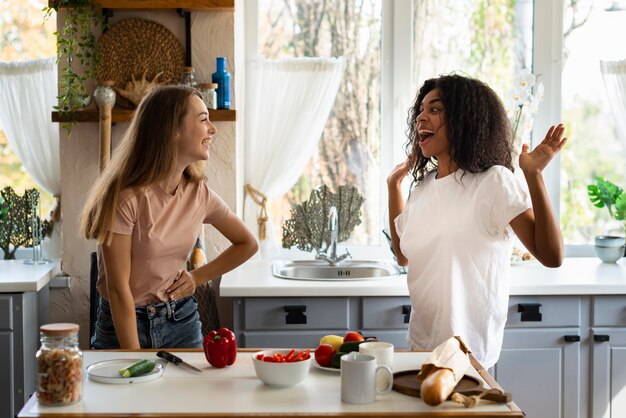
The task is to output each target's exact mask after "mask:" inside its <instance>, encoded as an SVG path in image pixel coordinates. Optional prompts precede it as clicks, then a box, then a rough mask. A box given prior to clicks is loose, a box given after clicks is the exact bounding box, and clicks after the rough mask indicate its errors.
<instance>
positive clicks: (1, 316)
mask: <svg viewBox="0 0 626 418" xmlns="http://www.w3.org/2000/svg"><path fill="white" fill-rule="evenodd" d="M12 329H13V296H10V295H0V330H9V331H10V330H12Z"/></svg>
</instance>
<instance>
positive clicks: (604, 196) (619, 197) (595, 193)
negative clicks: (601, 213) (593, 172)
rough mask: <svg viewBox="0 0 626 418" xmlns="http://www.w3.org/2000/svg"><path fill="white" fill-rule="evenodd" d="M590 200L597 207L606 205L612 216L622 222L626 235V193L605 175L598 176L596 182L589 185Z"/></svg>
mask: <svg viewBox="0 0 626 418" xmlns="http://www.w3.org/2000/svg"><path fill="white" fill-rule="evenodd" d="M587 194H588V195H589V200H591V203H592V204H593V205H594V206H595V207H597V208H604V207H606V208H607V210H608V211H609V214H610V215H611V217H612V218H613V219H615V220H617V221H621V222H622V227H623V228H624V234H625V235H626V193H624V190H623V189H622V188H621V187H619V186H617V185H616V184H613V183H611V182H610V181H609V180H606V179H604V178H603V177H596V183H595V184H590V185H588V186H587Z"/></svg>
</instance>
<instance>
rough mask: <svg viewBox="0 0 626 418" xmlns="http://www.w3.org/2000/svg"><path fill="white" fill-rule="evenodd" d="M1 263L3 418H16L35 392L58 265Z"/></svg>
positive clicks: (0, 405)
mask: <svg viewBox="0 0 626 418" xmlns="http://www.w3.org/2000/svg"><path fill="white" fill-rule="evenodd" d="M23 261H24V260H0V353H2V355H1V356H0V370H2V373H0V388H2V390H1V391H0V417H13V416H15V413H16V412H17V411H19V410H20V408H21V407H22V405H24V402H26V400H27V399H28V397H29V396H30V394H31V393H33V392H34V390H35V352H36V351H37V349H38V348H39V326H40V325H42V324H44V323H46V322H48V318H49V315H50V291H49V287H48V283H49V282H50V280H51V279H52V277H54V276H55V275H56V274H58V273H60V271H61V270H60V264H59V262H58V261H55V262H51V263H47V264H37V265H32V264H30V265H29V264H24V262H23Z"/></svg>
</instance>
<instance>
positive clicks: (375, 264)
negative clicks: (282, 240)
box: [272, 260, 400, 280]
mask: <svg viewBox="0 0 626 418" xmlns="http://www.w3.org/2000/svg"><path fill="white" fill-rule="evenodd" d="M272 274H274V276H276V277H280V278H282V279H294V280H368V279H383V278H391V277H396V276H398V275H399V274H400V271H399V270H398V268H397V267H396V266H394V265H393V264H391V263H386V262H381V261H358V260H346V261H342V262H341V263H339V264H337V265H335V266H331V265H330V264H328V263H326V262H325V261H318V260H299V261H276V262H274V263H273V264H272Z"/></svg>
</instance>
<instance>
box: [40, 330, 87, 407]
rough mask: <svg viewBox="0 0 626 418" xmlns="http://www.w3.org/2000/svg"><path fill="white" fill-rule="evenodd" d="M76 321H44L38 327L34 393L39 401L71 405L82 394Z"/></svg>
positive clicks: (81, 374)
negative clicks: (38, 343)
mask: <svg viewBox="0 0 626 418" xmlns="http://www.w3.org/2000/svg"><path fill="white" fill-rule="evenodd" d="M78 329H79V327H78V325H76V324H66V323H60V324H47V325H42V326H41V327H40V328H39V331H40V339H41V348H40V349H39V351H37V395H38V397H39V404H41V405H70V404H73V403H76V402H79V401H80V400H82V398H83V353H82V351H80V349H79V348H78Z"/></svg>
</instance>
